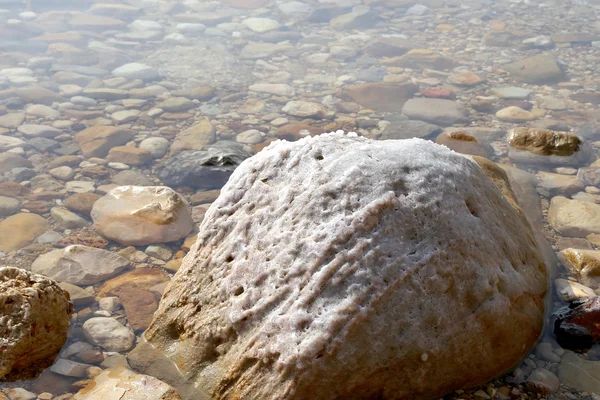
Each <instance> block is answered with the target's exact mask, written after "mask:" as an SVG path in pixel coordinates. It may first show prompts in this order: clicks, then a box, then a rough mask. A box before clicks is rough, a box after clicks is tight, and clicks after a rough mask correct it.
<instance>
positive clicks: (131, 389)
mask: <svg viewBox="0 0 600 400" xmlns="http://www.w3.org/2000/svg"><path fill="white" fill-rule="evenodd" d="M73 398H74V399H75V400H116V399H118V400H181V397H180V396H179V394H177V391H176V390H175V389H173V388H172V387H171V386H169V385H167V384H166V383H164V382H162V381H160V380H158V379H156V378H154V377H151V376H148V375H140V374H136V373H135V372H133V371H132V370H130V369H127V368H125V367H113V368H109V369H106V370H104V371H103V372H102V373H101V374H99V375H97V376H96V377H95V378H94V380H93V381H92V382H90V384H89V385H88V386H87V387H85V388H83V389H81V390H80V391H79V392H77V393H76V394H75V396H74V397H73Z"/></svg>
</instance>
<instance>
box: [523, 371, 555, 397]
mask: <svg viewBox="0 0 600 400" xmlns="http://www.w3.org/2000/svg"><path fill="white" fill-rule="evenodd" d="M527 382H528V383H531V384H533V385H535V386H537V387H540V388H541V389H542V390H543V391H544V392H546V393H554V392H556V391H558V389H559V388H560V381H559V380H558V378H557V377H556V375H554V374H553V373H552V372H550V371H548V370H547V369H545V368H536V369H535V370H534V371H533V372H532V373H531V375H529V378H527Z"/></svg>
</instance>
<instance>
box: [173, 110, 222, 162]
mask: <svg viewBox="0 0 600 400" xmlns="http://www.w3.org/2000/svg"><path fill="white" fill-rule="evenodd" d="M214 142H215V128H214V127H213V126H212V124H211V123H210V121H208V120H206V119H203V120H201V121H200V122H198V123H197V124H195V125H193V126H191V127H189V128H187V129H185V130H183V131H181V132H180V133H179V134H178V135H177V136H176V137H175V140H174V141H173V144H172V145H171V148H170V150H169V155H170V156H174V155H176V154H179V153H181V152H182V151H184V150H200V149H202V148H203V147H204V146H206V145H209V144H212V143H214Z"/></svg>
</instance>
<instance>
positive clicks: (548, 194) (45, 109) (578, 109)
mask: <svg viewBox="0 0 600 400" xmlns="http://www.w3.org/2000/svg"><path fill="white" fill-rule="evenodd" d="M599 13H600V2H598V1H558V0H556V1H546V2H543V1H524V0H506V1H505V0H498V1H489V0H488V1H486V0H472V1H470V0H467V1H452V0H424V1H420V2H416V1H412V0H364V1H363V0H331V1H325V0H308V1H287V0H278V1H275V0H273V1H269V0H223V1H221V2H219V1H201V0H189V1H170V0H140V1H136V0H128V1H124V2H121V3H119V2H110V1H107V2H102V1H100V0H86V1H75V0H61V1H47V0H31V1H30V3H26V2H21V1H12V0H0V53H1V57H0V156H2V153H10V154H11V155H10V156H5V157H4V158H0V196H3V197H0V265H7V266H17V267H21V268H25V269H30V268H31V265H32V263H33V261H34V260H36V258H37V257H38V256H39V255H40V254H43V253H46V252H48V251H50V250H52V249H57V248H63V247H65V246H67V245H69V244H84V245H87V246H92V247H99V248H104V249H105V250H108V251H111V252H121V253H120V254H123V255H125V256H126V257H127V258H129V259H130V260H131V267H134V268H135V269H137V270H139V271H142V272H141V275H143V276H144V277H145V278H147V279H148V281H149V282H151V283H152V284H148V285H146V286H144V288H143V291H144V293H145V294H144V295H147V294H148V293H150V294H149V295H148V296H150V297H152V296H154V297H155V299H154V300H153V301H149V302H150V303H151V304H150V305H149V306H148V305H146V306H140V305H139V304H135V302H132V301H131V299H129V303H128V302H127V301H128V300H127V299H125V300H123V299H124V298H125V295H122V296H119V295H116V296H117V297H123V298H122V299H121V301H122V302H124V303H126V304H125V305H126V307H125V309H124V308H123V307H116V308H115V309H112V308H111V307H109V306H106V305H104V306H102V309H99V307H100V306H99V302H98V300H99V299H100V298H101V297H107V296H108V297H110V296H111V294H110V293H109V292H110V291H109V290H107V289H106V286H104V287H103V285H105V283H104V281H105V280H102V281H99V282H95V283H93V284H85V283H84V284H80V285H79V286H80V287H81V289H82V290H83V292H81V293H79V294H78V295H77V296H75V297H76V298H77V301H78V302H77V303H76V307H75V311H76V314H75V315H74V317H73V321H72V324H71V325H72V328H71V330H70V332H69V339H68V342H67V344H66V345H65V348H67V346H69V345H72V344H73V343H75V342H79V341H85V340H86V339H85V337H84V335H83V333H82V328H81V326H82V324H83V322H85V321H86V320H87V319H89V318H90V317H93V316H111V317H115V318H116V319H117V320H119V321H120V322H122V323H128V324H129V325H130V326H132V327H133V328H134V330H135V331H136V335H137V336H138V337H140V335H141V333H142V332H143V330H144V329H145V327H146V326H147V324H148V323H149V318H150V317H151V315H152V313H153V311H154V309H155V308H156V304H157V301H158V299H159V295H160V293H161V292H162V290H164V282H166V281H167V280H168V279H169V277H172V275H173V274H174V272H175V271H176V270H177V268H178V266H179V264H178V261H175V260H180V259H181V258H182V257H183V256H184V255H185V254H186V253H187V251H189V246H190V243H192V242H193V237H190V239H188V240H186V241H185V243H184V240H183V239H180V240H178V241H175V242H171V243H168V244H166V245H165V246H163V247H161V248H158V249H157V248H150V249H148V246H146V245H140V246H137V248H136V250H137V253H136V251H134V250H131V249H129V250H127V251H125V252H123V249H125V248H126V247H127V246H126V245H123V244H119V243H117V242H116V241H106V240H104V239H103V238H102V237H100V235H99V233H98V232H97V230H95V228H94V226H93V225H92V224H91V219H90V216H89V209H90V207H91V202H93V201H94V200H95V199H96V197H94V196H93V195H86V196H88V197H85V198H84V197H83V196H81V197H79V198H75V199H71V201H70V202H69V201H68V200H67V199H68V198H70V197H71V196H72V195H73V194H77V193H93V194H97V195H104V194H106V193H107V192H108V191H109V190H111V189H112V188H113V187H116V186H119V185H125V184H134V185H159V184H161V183H163V184H166V185H168V186H170V187H172V188H173V189H175V190H177V191H178V192H179V193H180V194H182V195H183V196H184V197H185V198H186V200H188V202H189V203H190V205H191V207H192V218H193V220H194V223H195V225H197V224H198V223H199V222H200V221H201V220H202V218H203V216H204V212H205V211H206V209H207V208H208V207H209V206H210V203H211V202H212V201H213V200H214V199H215V198H216V196H217V194H218V193H217V192H214V190H217V189H219V188H220V187H221V186H222V185H223V183H224V182H225V180H226V179H227V177H228V175H229V173H230V172H231V171H232V170H233V169H234V168H235V166H236V165H237V164H239V162H240V161H241V160H242V159H243V158H245V157H247V156H248V155H251V154H254V153H256V152H258V151H260V150H261V149H262V148H263V147H265V146H266V145H267V144H268V143H269V142H271V141H273V140H275V139H279V138H281V139H287V140H297V139H299V138H301V137H303V136H305V135H307V134H318V133H322V132H327V131H334V130H338V129H343V130H346V131H355V132H357V133H359V134H360V135H364V136H366V137H369V138H373V139H381V140H383V139H405V138H410V137H413V136H418V137H422V138H426V139H430V140H433V141H437V142H438V143H442V144H446V145H448V146H449V147H451V148H453V149H454V150H456V151H459V152H464V153H467V154H475V155H480V156H484V157H486V158H489V159H491V160H493V161H495V162H497V163H499V164H501V165H502V166H504V167H506V168H507V172H508V174H509V177H510V178H511V183H512V184H513V189H514V190H515V192H516V194H517V198H518V200H519V202H520V205H521V207H522V208H523V209H524V210H525V212H526V214H527V216H528V218H529V220H530V222H531V224H532V226H533V227H534V230H535V231H536V233H537V234H538V235H539V239H540V243H541V244H540V246H541V247H542V249H543V252H544V255H545V258H546V259H547V260H548V263H549V275H550V282H549V298H548V304H549V307H548V319H549V320H550V313H551V312H553V311H555V310H557V309H559V308H560V307H562V306H564V305H566V304H567V302H566V301H564V298H562V297H560V296H559V295H558V294H557V293H556V287H555V281H554V279H556V278H563V279H570V280H573V281H581V283H583V284H585V285H587V286H588V289H586V290H587V292H586V293H588V295H590V293H593V292H595V294H596V295H597V294H599V293H600V286H599V285H598V283H597V281H594V280H593V279H591V280H589V279H588V278H586V277H582V276H578V275H574V274H572V273H571V272H570V271H569V270H568V269H567V268H565V267H564V266H562V265H561V263H560V262H559V261H558V259H557V258H556V255H555V253H557V252H559V251H560V250H563V249H566V248H575V249H589V250H592V249H597V248H599V247H600V240H599V239H598V237H597V236H594V234H595V232H596V231H598V232H599V233H600V226H587V227H586V228H585V229H583V228H582V229H579V230H577V229H578V228H577V226H576V229H571V230H569V229H566V228H564V227H563V228H560V227H558V226H557V225H556V224H554V225H553V224H551V223H550V222H549V220H548V208H549V205H550V200H551V199H552V198H553V197H556V196H565V197H566V198H569V199H577V200H579V201H581V202H584V203H578V204H579V207H585V203H586V202H587V203H593V204H596V203H600V196H599V195H600V181H596V180H595V175H594V173H595V170H596V168H600V167H598V166H596V165H597V164H594V162H595V159H596V154H597V152H598V147H597V145H596V144H597V143H598V142H596V141H597V140H599V139H600V121H599V119H600V112H599V109H598V105H599V104H600V91H598V86H599V85H600V71H599V70H598V67H597V66H598V61H599V60H600V22H599V21H598V15H599ZM534 56H538V57H537V58H533V59H532V58H530V57H534ZM521 60H525V61H522V62H520V61H521ZM519 62H520V63H519ZM132 63H136V64H132ZM513 63H516V64H513ZM409 99H429V100H424V101H422V100H419V101H408V100H409ZM431 99H441V100H433V101H432V100H431ZM297 101H302V102H306V103H297ZM508 107H513V108H508ZM514 107H519V108H514ZM507 108H508V109H507ZM93 126H114V127H119V128H123V129H124V130H128V131H127V132H129V133H126V134H123V135H120V136H119V135H116V136H115V137H117V138H116V139H115V138H113V139H111V140H109V141H106V143H103V144H102V146H100V147H101V148H98V147H94V146H92V147H90V146H89V144H86V143H84V142H85V140H83V139H81V136H76V134H77V133H78V132H82V131H84V130H86V129H88V128H90V127H93ZM191 127H194V128H193V129H191V130H188V131H186V129H188V128H191ZM516 127H533V128H542V129H552V130H555V131H558V132H572V133H573V134H576V135H578V136H579V138H580V139H581V140H582V144H581V145H580V146H579V150H578V152H577V153H576V154H575V155H573V156H552V157H550V156H539V155H533V154H532V153H530V152H526V151H522V152H519V151H515V150H514V149H512V150H511V146H510V144H509V143H508V140H507V132H508V131H509V130H510V129H512V128H516ZM450 128H452V129H450ZM443 131H465V132H466V133H467V134H468V135H470V136H472V137H473V138H474V139H475V141H474V142H473V141H467V142H465V141H464V140H463V141H461V140H456V139H455V138H454V139H453V138H450V139H448V138H447V137H446V136H444V135H442V136H440V134H441V133H442V132H443ZM181 132H185V133H184V134H181ZM149 138H163V139H166V140H158V141H154V142H153V141H152V140H151V141H148V139H149ZM95 140H98V139H95ZM86 146H87V147H86ZM119 146H129V148H125V149H123V148H119V149H116V150H112V151H111V152H110V153H109V149H111V148H115V147H119ZM205 146H209V147H212V148H214V149H216V150H214V151H215V154H217V156H216V158H215V159H210V158H208V159H207V161H206V163H207V165H212V166H213V167H212V169H210V168H209V169H202V173H199V174H198V175H196V176H190V175H182V170H183V169H186V168H187V167H182V166H183V165H187V164H184V162H188V161H189V160H188V159H186V158H185V157H183V156H182V155H180V153H182V152H183V154H184V155H185V154H186V153H185V152H186V151H188V152H189V151H191V150H198V151H201V153H197V154H194V155H192V156H190V157H191V159H193V160H198V159H199V158H201V157H202V156H203V154H204V153H202V151H203V150H202V149H204V151H205V150H206V147H205ZM132 147H137V148H143V149H146V150H144V151H142V150H139V151H134V150H131V148H132ZM211 154H212V153H211ZM15 156H18V157H17V158H15ZM77 156H81V158H77ZM219 156H224V157H225V162H224V165H219V163H221V164H222V161H223V158H219ZM60 157H62V158H60ZM176 157H178V158H176ZM214 164H217V167H215V166H214ZM592 164H593V165H592ZM165 166H167V167H168V168H166V167H165ZM515 167H516V168H519V169H520V170H522V171H525V172H527V173H528V174H529V175H528V174H526V173H520V172H518V171H515V169H514V168H515ZM587 167H590V168H591V169H589V170H584V171H581V170H579V169H580V168H587ZM189 169H190V168H187V170H189ZM586 171H587V172H586ZM586 174H587V175H586ZM11 182H13V183H12V184H11ZM540 195H541V196H540ZM98 197H99V196H98ZM582 204H583V205H582ZM65 207H66V208H67V209H68V210H70V212H67V213H64V212H61V210H63V209H64V208H65ZM557 207H558V206H557ZM598 207H600V206H598ZM56 208H58V209H59V210H56ZM52 209H54V211H53V212H51V210H52ZM73 212H75V214H73ZM579 212H582V211H581V210H575V211H574V213H575V215H577V213H579ZM594 212H596V211H594ZM19 213H35V214H39V215H41V216H42V217H43V218H44V219H46V220H47V222H48V224H49V225H47V226H42V228H39V227H38V228H39V229H40V231H39V232H37V231H36V234H35V235H33V237H31V238H29V239H28V238H26V237H25V238H23V237H22V236H27V235H26V234H25V232H24V230H25V228H23V231H15V230H14V228H12V227H11V228H7V227H6V225H5V226H3V225H2V221H3V220H4V221H6V219H7V218H12V217H14V216H16V215H17V214H19ZM78 216H79V217H78ZM571 222H572V221H571ZM572 223H573V224H575V225H577V224H581V223H583V222H582V221H575V222H572ZM42 225H43V224H42ZM592 225H593V224H592ZM17 226H23V225H17ZM557 228H558V230H557ZM590 234H591V236H590ZM192 235H193V233H192ZM9 237H10V238H11V240H8V238H9ZM3 238H4V239H3ZM13 239H14V240H13ZM15 243H16V244H15ZM141 268H152V269H153V270H159V271H161V272H160V273H156V271H154V272H152V273H147V271H148V270H146V269H141ZM132 270H133V269H132V268H128V269H126V270H125V271H123V272H120V273H117V274H114V275H113V276H111V277H110V279H113V280H117V282H119V281H118V280H119V279H121V281H120V282H121V283H122V282H127V281H128V280H129V279H133V278H132V277H131V275H127V274H131V271H132ZM152 274H155V275H152ZM146 275H148V276H146ZM150 275H152V276H150ZM113 282H114V281H113ZM70 290H75V289H73V288H70ZM74 293H75V292H73V293H72V294H74ZM114 293H116V292H113V294H112V296H113V297H114V295H115V294H114ZM134 297H135V296H134ZM133 320H135V321H133ZM551 328H552V326H551V324H550V325H549V326H548V327H547V329H546V333H545V334H544V336H543V338H542V341H543V342H545V343H549V345H550V346H551V347H552V348H553V349H554V353H553V354H554V355H555V356H557V357H558V358H559V359H560V358H561V357H562V355H563V352H562V351H561V350H560V346H558V344H557V343H556V341H555V338H554V335H553V334H552V332H551ZM127 353H128V351H121V354H124V355H126V354H127ZM63 354H64V353H63ZM99 354H100V353H99V352H98V351H97V350H95V351H90V352H89V354H87V359H85V357H83V358H82V357H79V358H77V356H71V357H70V358H71V359H72V360H75V361H78V362H84V363H87V364H89V365H94V366H100V367H101V368H106V367H108V366H110V365H114V364H115V363H116V364H118V363H120V362H123V360H124V359H123V358H122V357H119V356H118V355H116V354H113V353H110V352H104V354H101V355H99ZM0 357H1V355H0ZM94 357H96V358H94ZM585 357H586V358H587V359H588V360H590V361H594V362H597V363H599V364H600V350H599V349H598V346H597V345H596V346H595V347H593V348H592V349H591V350H590V351H589V352H588V353H587V355H586V356H585ZM101 359H105V361H104V362H102V361H101ZM551 359H553V357H546V359H544V358H543V357H542V356H540V353H539V350H538V351H537V352H536V353H535V354H533V355H532V356H530V357H529V358H528V359H527V361H526V362H524V363H523V364H522V365H521V366H520V367H519V368H518V369H517V370H516V371H514V372H512V373H511V374H509V375H507V376H504V377H501V378H499V379H498V380H496V381H494V383H493V385H494V388H495V389H494V390H496V389H498V388H500V387H509V388H510V389H512V388H513V387H517V389H515V390H517V392H518V393H517V394H516V396H517V397H518V396H520V395H521V393H524V392H526V391H527V390H531V389H530V388H529V389H526V388H525V386H524V385H522V383H523V382H525V381H526V380H527V379H528V377H529V376H530V374H531V372H532V371H533V370H534V369H535V368H538V367H542V368H544V369H547V370H548V371H550V372H551V373H552V374H554V375H560V371H559V369H560V361H556V360H555V361H551ZM94 371H96V372H97V370H92V371H91V372H90V371H87V372H86V371H83V372H81V371H79V372H73V373H72V375H74V376H65V375H62V374H59V373H54V372H51V371H48V370H47V371H46V372H44V374H43V375H42V376H41V377H40V378H38V379H37V380H33V381H30V380H27V381H17V382H10V383H8V382H4V383H2V382H0V388H4V389H5V390H6V394H7V396H8V397H9V398H11V400H12V399H13V398H16V397H15V396H16V395H15V392H10V391H9V389H11V388H17V387H21V388H25V389H26V390H28V391H30V392H32V393H34V394H35V395H39V394H41V393H43V392H48V393H51V394H52V396H60V395H63V394H65V393H75V392H77V391H78V390H79V389H80V388H82V387H83V386H84V385H85V382H82V381H85V380H86V379H88V376H89V375H90V374H93V373H94ZM597 371H598V369H595V370H590V371H589V373H590V374H596V373H597ZM591 379H592V381H593V380H594V379H595V380H596V381H598V380H600V377H595V378H591ZM562 383H563V386H562V387H561V388H560V389H559V392H558V394H555V395H554V396H557V397H560V396H562V397H561V398H564V396H566V397H568V398H586V397H589V396H591V394H589V393H583V394H582V392H589V390H586V389H589V387H590V386H585V385H584V386H581V385H576V384H572V383H568V384H567V383H565V382H562ZM598 385H600V384H598V383H597V382H596V387H599V386H598ZM592 386H593V385H592ZM478 389H479V388H478ZM478 389H475V390H471V391H469V392H466V393H458V394H456V393H455V394H451V395H449V398H454V397H461V396H463V397H464V396H471V394H472V393H474V392H475V391H476V390H478ZM482 389H483V390H484V391H485V390H487V391H488V393H495V392H494V391H493V390H492V389H491V388H490V387H489V386H487V387H486V386H484V387H482ZM503 390H504V389H503ZM527 393H529V395H534V396H535V395H536V394H535V391H529V392H527ZM596 395H597V396H600V393H596ZM11 396H12V397H11ZM573 396H574V397H573ZM40 398H50V397H43V396H42V397H40ZM65 398H69V397H68V396H67V397H65ZM468 398H470V397H468ZM0 399H3V397H2V394H0Z"/></svg>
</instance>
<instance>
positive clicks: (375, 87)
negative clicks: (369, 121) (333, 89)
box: [345, 83, 419, 113]
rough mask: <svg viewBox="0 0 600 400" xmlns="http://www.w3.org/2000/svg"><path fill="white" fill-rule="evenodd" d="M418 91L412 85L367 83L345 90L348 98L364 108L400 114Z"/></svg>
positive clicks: (416, 87)
mask: <svg viewBox="0 0 600 400" xmlns="http://www.w3.org/2000/svg"><path fill="white" fill-rule="evenodd" d="M418 90H419V88H418V86H416V85H414V84H412V83H366V84H361V85H354V86H350V87H346V88H345V91H346V93H347V94H348V96H349V97H350V98H352V100H354V101H355V102H357V103H358V104H360V105H361V106H363V107H366V108H370V109H372V110H375V111H379V112H398V113H399V112H400V111H401V110H402V107H403V106H404V104H405V103H406V102H407V101H408V100H409V99H411V98H412V97H413V96H414V95H415V93H417V91H418Z"/></svg>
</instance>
